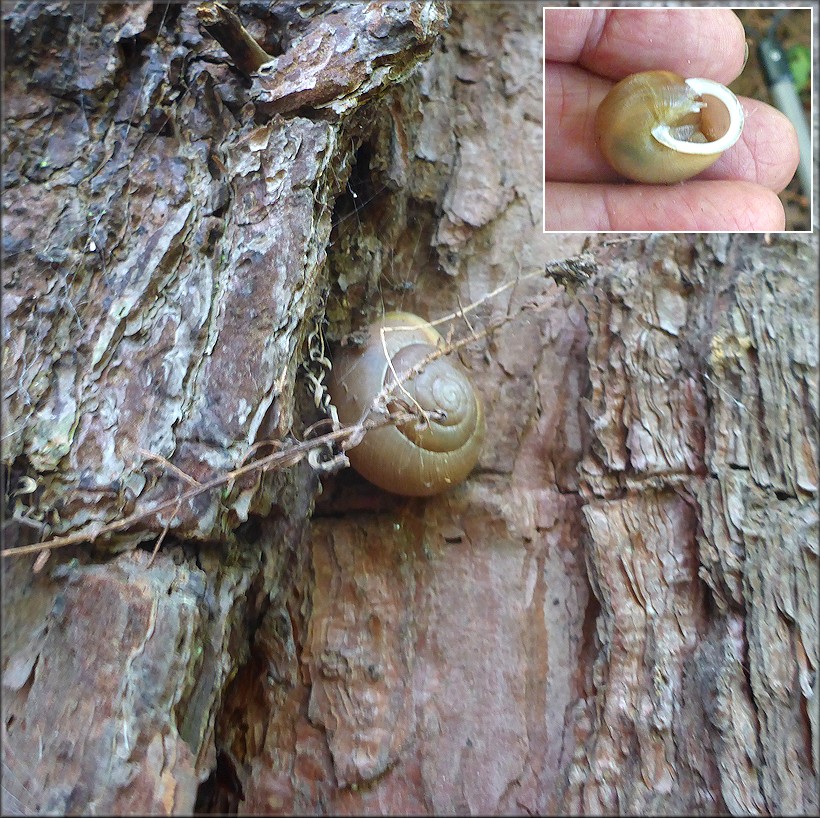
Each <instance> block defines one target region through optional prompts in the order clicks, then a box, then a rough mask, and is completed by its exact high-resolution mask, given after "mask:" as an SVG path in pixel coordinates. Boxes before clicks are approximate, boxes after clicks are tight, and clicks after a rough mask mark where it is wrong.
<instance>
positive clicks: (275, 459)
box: [0, 412, 414, 557]
mask: <svg viewBox="0 0 820 818" xmlns="http://www.w3.org/2000/svg"><path fill="white" fill-rule="evenodd" d="M413 417H414V416H413V415H412V414H411V413H410V412H400V413H396V414H392V415H387V416H383V417H374V418H370V419H368V420H367V421H365V422H364V423H356V424H354V425H352V426H347V427H345V428H342V429H337V430H336V431H333V432H328V434H326V435H322V436H321V437H316V438H313V439H312V440H307V441H302V442H299V443H294V444H293V446H291V447H290V448H288V449H285V450H283V451H277V452H273V453H272V454H269V455H266V456H265V457H263V458H261V459H259V460H256V461H254V462H253V463H248V464H246V465H244V466H240V467H239V468H237V469H234V470H233V471H229V472H226V473H225V474H221V475H219V476H218V477H214V478H212V479H211V480H207V481H206V482H204V483H200V484H199V485H198V486H197V487H196V488H192V489H189V490H188V491H186V492H184V493H183V494H181V495H178V496H177V497H172V498H170V499H168V500H163V501H162V502H160V503H157V505H155V506H154V507H153V508H148V509H144V510H142V511H137V512H134V513H133V514H130V515H129V516H127V517H122V518H121V519H119V520H114V521H113V522H111V523H107V524H105V525H102V526H98V525H96V524H92V525H90V526H88V527H87V528H84V529H81V530H80V531H75V532H74V533H73V534H66V535H65V536H63V537H54V538H53V539H51V540H46V541H45V542H39V543H35V544H33V545H24V546H19V547H17V548H4V549H3V550H2V551H0V557H10V556H15V555H18V556H19V555H22V554H33V553H35V552H37V551H40V549H42V548H48V549H55V548H65V547H66V546H68V545H77V544H78V543H82V542H93V541H94V540H96V539H97V538H98V537H100V536H102V535H104V534H111V533H114V532H115V531H122V530H123V529H126V528H129V527H131V526H132V525H133V524H134V523H137V522H139V521H140V520H144V519H145V518H146V517H150V516H152V515H154V514H158V513H159V512H161V511H166V510H167V509H169V508H172V507H174V506H176V505H177V504H179V505H180V506H181V505H182V504H183V503H186V502H188V501H189V500H192V499H193V498H194V497H197V496H198V495H200V494H203V493H204V492H206V491H210V490H211V489H215V488H219V487H220V486H223V485H225V484H226V483H228V482H230V481H231V480H235V479H236V478H237V477H242V476H244V475H246V474H251V473H253V472H255V471H260V472H265V471H267V470H268V469H270V468H272V467H274V466H275V467H277V468H285V467H286V466H292V465H294V464H296V463H298V462H299V461H300V460H301V459H302V458H303V457H305V455H306V454H307V453H308V452H309V451H310V450H311V449H314V448H316V447H317V446H323V445H326V444H328V443H334V442H336V441H344V440H345V439H347V438H356V439H357V440H361V437H363V436H364V435H365V434H366V433H367V432H369V431H370V430H371V429H378V428H379V427H381V426H387V425H389V424H392V423H397V424H400V423H407V422H408V421H409V420H410V419H411V418H413Z"/></svg>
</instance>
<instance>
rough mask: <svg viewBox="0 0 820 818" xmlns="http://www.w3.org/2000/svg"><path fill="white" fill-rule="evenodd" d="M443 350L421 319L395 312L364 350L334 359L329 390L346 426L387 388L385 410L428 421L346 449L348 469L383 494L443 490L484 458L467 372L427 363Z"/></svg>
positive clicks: (382, 431)
mask: <svg viewBox="0 0 820 818" xmlns="http://www.w3.org/2000/svg"><path fill="white" fill-rule="evenodd" d="M442 344H443V339H442V338H441V336H440V335H439V333H438V332H436V330H435V329H433V327H431V326H430V324H429V323H428V322H427V321H425V320H424V319H422V318H419V317H418V316H417V315H413V314H412V313H406V312H392V313H387V314H386V315H385V316H384V317H383V318H381V319H379V320H378V321H375V322H374V323H373V324H371V326H370V327H369V328H368V336H367V341H366V343H365V344H364V345H363V346H362V347H360V348H349V349H345V350H342V351H341V352H340V353H339V354H337V356H336V357H335V360H334V363H333V369H332V371H331V377H330V380H329V384H328V388H329V391H330V396H331V399H332V401H333V403H334V405H335V406H336V409H337V412H338V414H339V420H340V421H341V422H342V423H343V424H345V425H347V424H352V423H356V422H357V421H358V420H359V419H360V418H361V417H362V416H363V415H364V414H365V413H366V412H367V411H368V410H370V409H371V408H374V407H373V404H374V401H375V400H376V398H377V396H379V395H380V394H383V390H384V388H385V386H386V385H387V386H388V387H392V388H391V389H390V390H389V397H388V399H387V408H388V409H389V410H394V409H401V408H410V409H411V411H412V409H414V408H415V409H419V408H421V409H422V410H424V412H425V413H427V419H426V420H424V419H422V418H421V417H420V418H419V419H413V420H411V421H409V422H407V423H404V424H402V425H401V426H383V427H381V428H378V429H372V430H370V431H369V432H367V434H366V435H365V436H364V438H363V440H362V441H361V443H360V444H359V445H358V446H355V447H353V448H351V449H350V450H348V452H347V455H348V457H349V458H350V463H351V465H352V466H353V467H354V468H355V469H356V470H357V471H358V472H359V473H360V474H362V475H363V476H364V477H365V478H367V479H368V480H370V482H372V483H375V484H376V485H377V486H379V487H380V488H383V489H386V490H387V491H391V492H394V493H396V494H405V495H410V496H418V497H421V496H427V495H431V494H438V493H439V492H442V491H446V490H447V489H448V488H449V487H450V486H453V485H455V484H456V483H459V482H461V481H462V480H464V479H465V478H466V477H467V475H468V474H469V473H470V471H471V470H472V469H473V467H474V466H475V464H476V461H477V460H478V456H479V454H480V452H481V446H482V443H483V440H484V434H485V422H484V412H483V408H482V406H481V401H480V399H479V397H478V395H477V394H476V392H475V389H474V387H473V385H472V382H471V381H470V379H469V377H468V375H467V373H466V371H465V370H464V368H463V367H462V366H460V365H459V364H458V363H457V362H455V361H453V360H451V359H449V358H446V357H437V358H434V359H433V360H427V359H428V358H429V357H430V355H431V353H434V352H435V351H436V350H437V349H439V348H440V345H442ZM385 353H386V354H385ZM425 361H426V362H425ZM408 373H410V374H411V377H409V378H407V379H406V380H405V376H407V375H408ZM396 378H398V379H399V384H398V385H397V384H396Z"/></svg>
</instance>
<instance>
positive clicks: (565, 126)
mask: <svg viewBox="0 0 820 818" xmlns="http://www.w3.org/2000/svg"><path fill="white" fill-rule="evenodd" d="M611 87H612V83H610V82H609V81H607V80H602V79H600V78H599V77H596V76H594V75H590V74H589V73H588V72H586V71H584V70H582V69H580V68H577V67H576V66H572V65H554V66H552V68H551V70H549V71H548V72H547V79H546V86H545V92H544V94H545V96H544V99H545V109H544V117H545V122H546V123H547V127H546V130H545V133H544V148H545V170H546V177H547V179H549V180H550V181H561V182H608V181H611V182H616V181H623V179H622V177H620V176H618V174H617V173H616V172H615V171H614V170H613V169H612V168H610V166H609V165H608V164H607V163H606V161H605V160H604V157H603V156H602V155H601V152H600V151H599V150H598V147H597V145H596V142H595V112H596V111H597V109H598V105H599V104H600V102H601V100H602V99H603V98H604V97H605V96H606V94H607V93H608V92H609V89H610V88H611ZM741 105H742V107H743V111H744V115H745V124H744V127H743V133H742V134H741V137H740V140H739V141H738V143H737V144H736V145H734V146H732V147H731V148H730V149H729V150H728V151H726V153H724V154H723V156H721V157H720V159H718V160H717V162H716V163H715V164H714V165H712V167H710V168H708V169H707V170H705V171H704V172H703V173H702V174H700V175H699V176H698V178H699V179H725V180H728V179H732V180H738V181H747V182H754V183H756V184H759V185H763V186H764V187H768V188H770V189H772V190H775V191H780V190H782V189H783V188H784V187H785V186H786V185H787V184H788V183H789V182H790V181H791V179H792V177H793V176H794V172H795V170H796V168H797V164H798V161H799V149H798V145H797V136H796V134H795V131H794V127H793V126H792V124H791V122H789V120H788V119H787V118H786V117H785V116H783V114H781V113H780V112H779V111H777V110H776V109H774V108H772V107H771V106H770V105H766V104H765V103H763V102H759V101H757V100H754V99H748V98H746V97H743V98H741Z"/></svg>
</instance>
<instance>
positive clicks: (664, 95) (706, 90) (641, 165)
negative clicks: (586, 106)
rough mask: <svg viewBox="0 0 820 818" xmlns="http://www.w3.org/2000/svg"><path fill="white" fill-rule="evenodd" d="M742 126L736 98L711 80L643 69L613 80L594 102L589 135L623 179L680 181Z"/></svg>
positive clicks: (728, 142) (709, 160)
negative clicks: (600, 99) (593, 121)
mask: <svg viewBox="0 0 820 818" xmlns="http://www.w3.org/2000/svg"><path fill="white" fill-rule="evenodd" d="M742 130H743V109H742V108H741V106H740V102H739V101H738V99H737V97H736V96H735V95H734V94H733V93H732V92H731V91H730V90H729V89H728V88H726V87H725V86H723V85H721V84H720V83H717V82H714V81H713V80H707V79H698V78H693V79H684V78H683V77H681V76H679V75H678V74H675V73H673V72H671V71H644V72H642V73H640V74H632V75H631V76H629V77H626V78H625V79H622V80H621V81H620V82H619V83H617V84H616V85H615V86H614V87H613V88H612V90H610V92H609V93H608V94H607V95H606V97H604V100H603V102H601V104H600V105H599V106H598V111H597V113H596V116H595V134H596V141H597V143H598V146H599V147H600V149H601V153H602V154H603V155H604V158H605V159H606V161H607V162H608V163H609V164H610V165H611V166H612V167H613V168H614V169H615V170H616V171H618V173H620V174H621V175H622V176H626V177H627V178H628V179H632V180H633V181H636V182H646V183H650V184H658V183H666V184H672V183H674V182H681V181H683V180H684V179H689V178H691V177H692V176H695V175H697V174H698V173H700V172H701V171H703V170H705V169H706V168H708V167H709V166H710V165H712V164H714V163H715V162H716V161H717V160H718V159H719V158H720V156H721V154H722V153H723V152H724V151H726V150H728V149H729V148H731V147H732V145H734V144H735V143H736V142H737V140H738V139H739V138H740V134H741V131H742Z"/></svg>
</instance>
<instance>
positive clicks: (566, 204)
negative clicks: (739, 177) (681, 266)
mask: <svg viewBox="0 0 820 818" xmlns="http://www.w3.org/2000/svg"><path fill="white" fill-rule="evenodd" d="M544 198H545V207H546V220H545V227H546V229H547V230H548V231H553V230H560V231H566V230H584V231H591V232H596V231H608V230H615V231H633V230H634V231H643V230H650V231H664V232H685V231H698V232H702V231H718V232H729V233H734V232H763V233H768V232H777V231H781V230H783V229H784V228H785V225H786V216H785V212H784V210H783V205H782V204H781V202H780V199H778V198H777V196H776V195H775V194H774V193H772V191H770V190H768V189H767V188H764V187H761V186H760V185H755V184H751V183H749V182H717V181H696V182H686V183H684V184H682V185H673V186H659V185H602V184H594V185H583V184H572V183H562V182H551V183H548V184H547V186H546V191H545V197H544Z"/></svg>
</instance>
